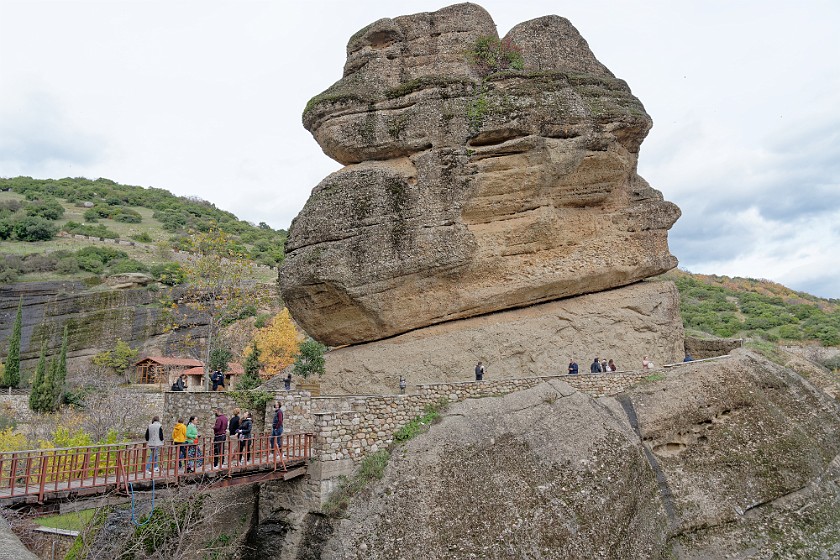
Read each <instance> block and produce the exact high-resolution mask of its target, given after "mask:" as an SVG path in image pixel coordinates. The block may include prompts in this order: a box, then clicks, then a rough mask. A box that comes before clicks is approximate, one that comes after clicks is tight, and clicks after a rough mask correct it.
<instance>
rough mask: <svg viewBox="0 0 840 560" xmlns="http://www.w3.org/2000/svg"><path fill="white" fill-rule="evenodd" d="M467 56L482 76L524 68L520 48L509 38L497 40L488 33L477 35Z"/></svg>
mask: <svg viewBox="0 0 840 560" xmlns="http://www.w3.org/2000/svg"><path fill="white" fill-rule="evenodd" d="M467 56H468V57H469V59H470V62H472V63H473V65H474V66H475V67H476V70H478V73H479V75H480V76H481V77H482V78H483V77H486V76H489V75H490V74H493V73H495V72H500V71H502V70H511V69H513V70H523V69H524V68H525V61H524V59H523V58H522V49H520V48H519V47H518V46H516V45H515V44H514V43H513V41H511V40H510V39H502V40H499V39H498V38H496V37H492V36H489V35H488V36H484V37H479V38H478V39H477V40H476V42H475V44H474V45H473V48H472V50H470V51H469V52H468V53H467Z"/></svg>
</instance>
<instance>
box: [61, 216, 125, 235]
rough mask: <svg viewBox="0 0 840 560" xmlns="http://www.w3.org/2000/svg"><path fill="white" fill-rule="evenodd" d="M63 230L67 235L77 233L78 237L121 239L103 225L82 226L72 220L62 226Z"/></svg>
mask: <svg viewBox="0 0 840 560" xmlns="http://www.w3.org/2000/svg"><path fill="white" fill-rule="evenodd" d="M62 229H63V230H64V231H66V232H67V233H76V234H78V235H89V236H91V237H104V238H106V239H119V237H120V235H119V234H118V233H116V232H114V231H111V230H110V229H108V228H106V227H105V226H104V225H103V224H96V225H91V224H80V223H78V222H74V221H73V220H70V221H69V222H67V223H66V224H64V225H63V226H62Z"/></svg>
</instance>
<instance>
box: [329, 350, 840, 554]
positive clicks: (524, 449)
mask: <svg viewBox="0 0 840 560" xmlns="http://www.w3.org/2000/svg"><path fill="white" fill-rule="evenodd" d="M838 413H840V407H838V404H837V403H836V401H834V400H833V399H830V398H828V397H827V396H826V395H824V394H823V393H821V392H820V391H819V390H816V389H815V388H814V387H813V386H811V385H810V384H809V383H808V382H807V381H805V380H804V379H803V378H801V377H800V376H798V375H797V374H795V373H794V372H792V371H790V370H787V369H784V368H782V367H780V366H778V365H776V364H773V363H771V362H768V361H767V360H765V359H763V358H761V357H759V356H756V355H753V354H750V353H748V352H744V351H741V350H738V351H736V357H733V358H731V359H729V360H726V361H721V362H715V363H695V364H691V365H687V366H682V367H680V368H678V369H677V370H675V371H672V372H669V373H668V374H667V375H666V377H665V379H663V380H661V381H652V382H649V383H646V384H643V385H641V386H639V387H637V388H636V389H633V390H630V391H628V392H627V393H626V394H623V395H620V396H619V397H618V398H602V399H598V400H593V399H591V398H589V397H587V396H585V395H582V394H580V393H576V392H575V391H574V390H573V389H571V387H569V386H568V385H566V384H564V383H562V382H551V383H546V384H543V385H541V386H539V387H536V388H534V389H531V390H529V391H526V392H523V393H517V394H512V395H508V396H506V397H503V398H496V399H480V400H473V401H465V402H463V403H461V404H459V405H455V406H453V407H452V408H451V409H450V410H449V412H448V413H447V414H446V416H445V418H444V420H443V422H442V423H441V424H438V425H436V426H434V427H433V428H432V429H431V431H430V432H429V433H428V434H427V435H424V436H421V437H419V438H417V439H415V440H412V441H411V442H410V443H409V444H407V445H406V446H405V447H404V448H401V449H398V450H397V452H396V453H394V454H393V455H392V459H391V463H390V464H389V466H388V468H387V470H386V474H385V478H384V479H383V480H382V481H381V482H380V483H377V484H376V485H375V486H374V487H372V488H370V489H369V490H368V491H367V493H366V495H364V496H363V497H362V498H360V499H357V500H356V501H355V502H354V504H353V505H352V506H351V509H350V510H349V512H348V517H347V519H345V520H341V521H338V522H336V526H335V527H334V533H333V537H332V538H331V539H330V540H329V542H328V544H327V546H326V547H325V549H326V552H325V553H324V554H323V556H322V558H330V559H341V560H349V559H354V558H359V559H361V558H365V559H373V560H375V559H378V558H383V559H385V558H428V559H432V560H433V559H437V558H440V559H444V558H446V559H459V558H543V559H573V558H574V559H576V558H604V559H611V558H615V559H622V560H623V559H627V558H645V559H654V558H683V559H699V558H770V557H784V558H787V557H801V558H817V557H833V555H835V554H836V553H837V552H838V549H840V545H838V543H840V522H838V517H837V514H836V511H837V508H838V506H840V494H838V493H837V491H836V485H837V484H838V483H840V461H838V459H837V456H838V452H840V430H838V428H840V424H838V420H837V417H838ZM826 554H828V556H825V555H826Z"/></svg>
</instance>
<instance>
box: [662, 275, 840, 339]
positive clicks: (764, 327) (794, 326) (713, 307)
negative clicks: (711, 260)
mask: <svg viewBox="0 0 840 560" xmlns="http://www.w3.org/2000/svg"><path fill="white" fill-rule="evenodd" d="M663 277H664V278H666V279H669V280H673V281H674V283H675V284H676V285H677V288H678V289H679V291H680V312H681V314H682V317H683V322H684V324H685V327H686V329H688V330H689V331H697V332H701V333H708V334H713V335H715V336H721V337H758V338H763V339H765V340H768V341H771V342H792V343H797V344H799V343H802V342H809V341H813V342H818V343H820V344H822V345H823V346H838V345H840V301H838V300H834V299H822V298H818V297H815V296H812V295H810V294H806V293H803V292H796V291H794V290H791V289H789V288H786V287H785V286H782V285H781V284H776V283H774V282H770V281H768V280H755V279H751V278H737V277H736V278H730V277H728V276H716V275H704V274H691V273H689V272H685V271H679V270H674V271H671V272H669V273H667V274H665V275H664V276H663Z"/></svg>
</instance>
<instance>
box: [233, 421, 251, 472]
mask: <svg viewBox="0 0 840 560" xmlns="http://www.w3.org/2000/svg"><path fill="white" fill-rule="evenodd" d="M253 425H254V423H253V420H251V413H250V412H246V413H245V418H243V419H242V422H241V423H240V424H239V429H237V430H236V435H237V436H238V438H239V457H240V462H241V464H243V465H244V464H245V463H246V462H247V461H250V460H251V429H252V428H253Z"/></svg>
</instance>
